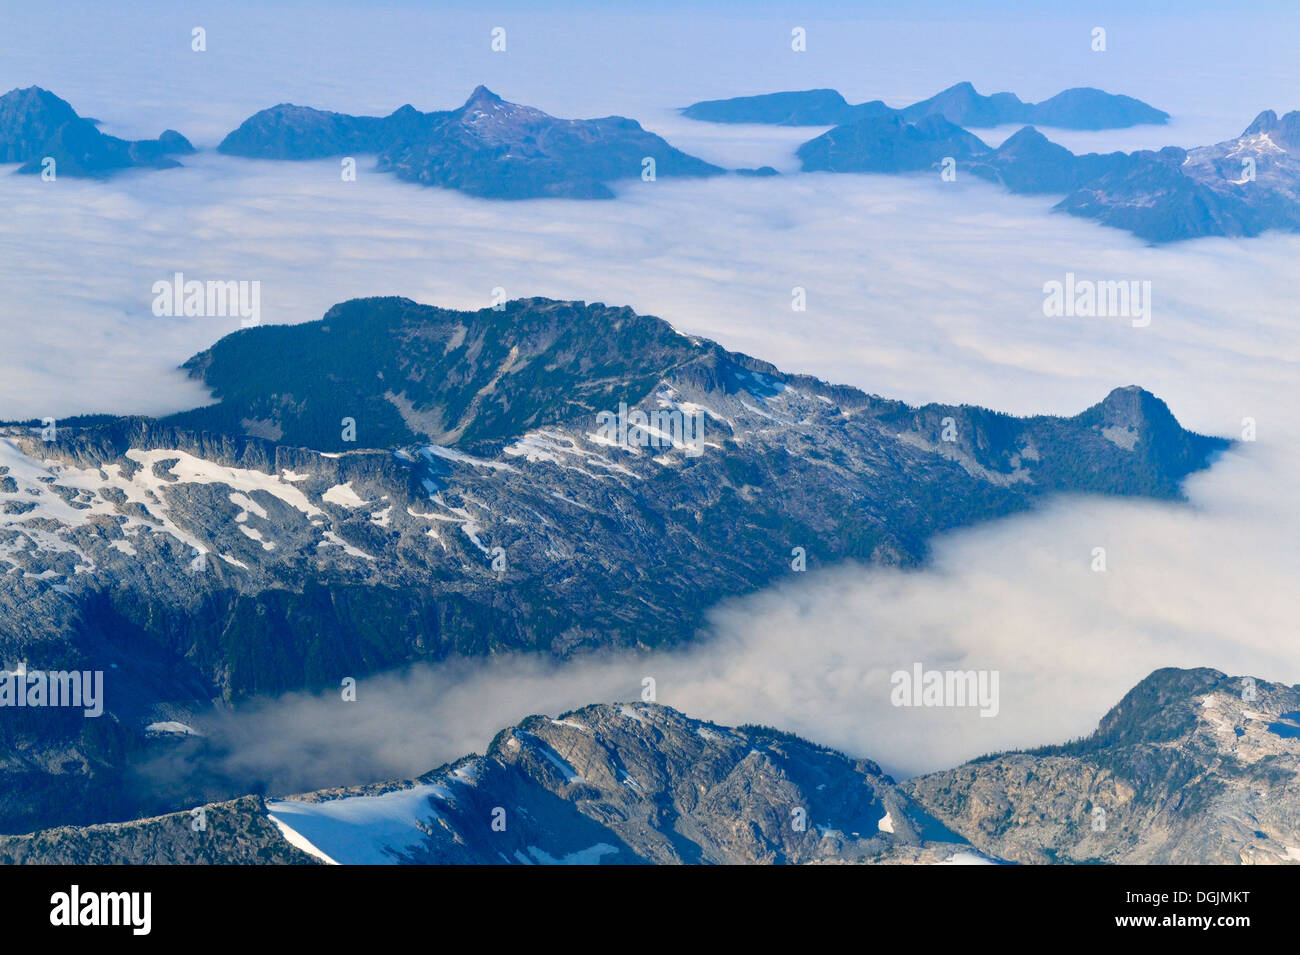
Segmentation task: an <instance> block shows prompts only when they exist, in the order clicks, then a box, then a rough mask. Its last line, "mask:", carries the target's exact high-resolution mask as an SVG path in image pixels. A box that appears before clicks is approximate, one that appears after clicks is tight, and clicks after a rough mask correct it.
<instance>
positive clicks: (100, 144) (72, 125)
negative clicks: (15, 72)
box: [0, 86, 194, 178]
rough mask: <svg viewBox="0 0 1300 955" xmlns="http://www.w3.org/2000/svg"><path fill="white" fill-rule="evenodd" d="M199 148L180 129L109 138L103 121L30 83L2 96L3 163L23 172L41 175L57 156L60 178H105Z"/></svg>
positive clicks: (168, 164) (167, 163) (166, 164)
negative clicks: (154, 134) (139, 137)
mask: <svg viewBox="0 0 1300 955" xmlns="http://www.w3.org/2000/svg"><path fill="white" fill-rule="evenodd" d="M192 152H194V147H193V146H191V145H190V142H189V140H187V139H186V138H185V137H184V136H182V135H181V134H180V133H178V132H176V131H175V130H173V129H169V130H166V131H165V132H164V133H163V134H162V135H161V136H159V137H158V138H157V139H146V140H136V141H130V140H125V139H118V138H117V137H116V136H109V135H107V134H105V133H102V132H100V131H99V129H98V121H97V120H92V119H84V118H82V117H80V116H78V115H77V111H76V110H74V109H73V108H72V107H71V106H70V105H69V104H68V103H67V102H65V101H64V100H61V99H59V97H57V96H55V95H54V94H53V93H50V92H48V91H47V90H43V89H40V88H39V87H36V86H30V87H28V88H27V89H15V90H10V91H9V92H8V93H5V94H4V95H3V96H0V163H15V162H16V163H22V165H21V166H20V167H19V168H18V171H19V172H20V173H27V174H32V173H39V172H42V171H43V170H44V169H45V168H46V164H45V162H44V160H45V159H47V158H51V159H53V160H54V163H55V165H54V172H55V175H56V177H57V176H60V175H63V176H76V177H95V178H102V177H105V176H109V175H112V174H113V173H116V172H120V171H122V170H124V169H130V168H135V167H143V168H148V169H171V168H174V167H176V166H179V165H180V163H179V162H177V161H176V160H175V159H173V158H172V157H173V156H181V155H186V154H187V153H192Z"/></svg>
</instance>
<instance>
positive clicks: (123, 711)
mask: <svg viewBox="0 0 1300 955" xmlns="http://www.w3.org/2000/svg"><path fill="white" fill-rule="evenodd" d="M187 367H188V368H189V369H190V371H191V373H192V374H194V375H195V376H196V377H199V378H201V379H202V380H203V381H204V382H205V383H206V384H207V385H208V386H209V387H211V388H212V389H213V391H214V394H215V395H216V397H217V399H218V400H217V402H216V403H215V404H213V405H209V406H205V407H203V408H200V409H196V410H195V411H193V412H188V413H185V414H182V415H177V416H174V417H172V418H169V419H164V420H161V421H159V420H146V419H137V418H126V419H119V418H102V417H101V418H91V419H84V420H75V419H74V420H70V421H65V422H59V423H58V424H57V426H56V428H55V429H54V430H53V432H51V431H50V430H49V429H47V428H45V427H42V426H37V427H30V426H26V425H18V426H11V427H9V428H7V429H6V430H5V431H4V433H3V434H0V613H2V614H3V618H4V620H5V621H6V626H5V627H4V629H3V632H0V654H2V655H3V659H4V660H5V661H8V662H10V664H11V667H12V666H14V665H17V664H18V663H23V662H25V663H26V664H27V666H28V667H29V668H30V669H33V670H71V669H76V670H101V671H104V673H105V674H106V676H107V679H106V680H105V690H104V695H105V704H104V705H105V710H106V711H105V715H104V717H103V718H100V719H92V720H82V719H81V718H80V717H79V716H78V717H77V718H75V719H73V718H69V719H67V720H61V719H50V720H26V721H24V720H21V719H19V720H17V721H16V722H14V723H13V724H12V725H13V726H14V727H15V728H14V730H13V732H14V734H15V735H13V736H12V737H11V739H12V741H13V743H12V745H14V746H19V745H22V746H26V747H27V748H28V752H27V755H26V756H25V757H24V758H23V759H22V760H19V761H17V762H16V763H15V764H14V765H13V767H12V771H13V773H14V774H15V775H16V776H18V777H22V778H23V779H24V780H25V782H24V783H23V785H22V786H20V787H15V788H12V789H10V790H7V791H6V792H5V793H3V794H0V829H4V828H10V829H11V831H13V827H14V826H18V827H26V828H32V827H34V826H37V825H49V824H55V823H61V822H71V821H88V820H87V819H86V818H84V817H82V816H81V815H79V814H82V813H91V812H93V811H94V808H93V803H94V802H95V801H96V800H98V801H101V802H102V801H103V800H105V799H108V800H110V801H112V800H118V799H120V800H122V803H121V805H118V804H117V803H114V806H113V808H112V811H113V812H118V811H123V809H124V808H125V807H127V806H130V805H132V800H133V799H134V798H135V797H133V796H130V795H127V794H125V790H124V789H123V788H122V787H117V788H116V789H114V788H113V787H106V786H100V787H98V788H97V789H96V790H95V795H93V796H91V795H90V794H89V791H88V790H82V789H80V788H79V787H80V786H82V785H85V786H87V787H89V786H90V785H91V782H92V780H93V779H94V778H95V777H96V776H97V774H101V773H107V774H109V775H110V776H112V775H113V774H115V773H117V772H119V771H120V770H121V768H122V766H123V764H124V761H125V760H126V759H127V757H128V755H129V754H130V753H131V752H132V750H133V747H134V746H136V744H139V746H141V747H144V748H148V747H149V746H151V745H152V743H150V742H149V740H148V739H146V734H145V732H144V730H145V727H146V726H148V725H149V724H152V723H154V722H157V721H160V720H161V721H169V720H177V719H179V720H182V721H186V722H188V716H189V715H191V714H193V713H196V712H202V711H203V710H204V709H205V708H206V707H208V706H210V705H211V701H212V700H214V699H220V700H225V701H235V700H239V699H243V698H246V697H248V696H251V695H257V694H277V693H283V692H286V691H290V690H297V689H304V688H320V687H325V686H337V683H338V680H339V679H340V677H341V676H344V675H352V676H361V675H364V674H367V673H374V672H377V671H380V670H383V669H388V668H393V667H398V666H403V665H406V664H409V663H412V662H416V661H431V660H441V659H445V658H447V657H449V656H457V655H481V654H489V653H494V652H499V651H503V650H521V651H532V652H540V653H543V654H547V655H551V656H555V657H570V656H573V655H575V654H580V653H584V652H588V651H592V650H603V649H612V648H622V649H629V650H638V649H645V648H649V647H655V646H663V645H667V644H675V643H682V642H684V641H688V640H690V639H692V638H693V637H694V636H695V635H696V633H697V631H699V630H700V629H701V628H702V627H703V626H704V625H705V615H706V613H707V611H708V610H709V608H710V607H712V606H713V605H715V604H716V603H717V602H718V601H719V600H721V599H723V598H725V597H730V596H736V595H740V594H745V593H750V592H753V591H756V590H758V589H760V588H762V587H764V586H767V585H769V584H771V583H773V582H775V581H777V580H779V579H782V578H785V577H787V576H788V575H790V574H792V573H795V572H797V571H799V570H803V569H805V568H807V569H814V570H815V569H816V568H818V567H822V566H827V565H830V564H834V563H837V562H841V561H846V560H859V561H865V562H875V563H882V564H888V565H915V564H917V563H919V562H920V561H922V560H923V559H924V558H925V555H926V552H927V547H928V541H929V539H930V538H931V537H932V536H933V535H934V534H936V533H938V532H940V531H943V530H947V529H951V528H954V527H960V526H965V525H969V524H972V523H976V522H979V521H983V520H988V519H990V518H993V517H996V516H1001V515H1005V514H1009V513H1014V512H1017V511H1021V510H1024V509H1025V508H1028V507H1030V506H1032V505H1033V504H1034V503H1035V502H1037V501H1039V500H1041V499H1042V498H1043V496H1044V495H1046V494H1050V493H1052V492H1061V491H1071V492H1091V493H1102V494H1124V495H1142V496H1150V497H1159V498H1177V497H1179V496H1180V493H1181V492H1180V489H1179V488H1180V482H1181V480H1182V479H1183V477H1185V476H1186V475H1187V474H1189V473H1191V472H1193V471H1195V470H1197V469H1200V468H1203V467H1205V466H1206V465H1207V464H1208V463H1209V461H1210V459H1211V457H1212V455H1213V454H1214V453H1215V452H1216V451H1217V450H1218V449H1221V448H1223V447H1225V446H1226V442H1224V441H1222V440H1220V439H1212V438H1206V437H1202V436H1199V435H1195V434H1191V433H1189V432H1187V431H1185V430H1183V429H1182V428H1181V427H1180V426H1179V425H1178V423H1177V421H1176V420H1175V419H1174V417H1173V415H1172V414H1171V413H1170V411H1169V409H1168V408H1167V407H1166V406H1165V405H1164V403H1163V402H1161V401H1160V400H1159V399H1157V398H1155V397H1154V396H1152V395H1150V394H1149V393H1147V392H1144V391H1142V390H1141V389H1139V388H1136V387H1125V388H1120V389H1116V390H1115V391H1114V392H1112V394H1111V395H1109V396H1108V397H1106V398H1105V399H1104V400H1103V401H1101V402H1099V403H1098V404H1096V405H1094V406H1093V407H1092V408H1089V409H1087V410H1086V411H1084V412H1082V413H1080V414H1079V415H1077V416H1075V417H1072V418H1053V417H1035V418H1014V417H1011V416H1008V415H1004V414H998V413H996V412H993V411H988V410H986V409H982V408H976V407H970V406H947V405H927V406H924V407H920V408H914V407H910V406H908V405H905V404H903V403H901V402H897V401H890V400H887V399H884V398H879V397H876V396H873V395H868V394H865V393H863V392H861V391H858V390H857V389H855V388H849V387H845V386H841V385H832V384H828V383H826V382H823V381H820V380H818V379H816V378H811V377H808V376H802V375H794V374H787V373H784V372H781V371H779V370H778V369H777V368H775V367H774V366H772V365H770V364H768V363H766V362H763V361H759V360H757V359H754V358H750V357H748V356H746V355H742V354H739V353H735V352H729V351H726V350H725V349H723V348H721V347H720V346H718V345H717V344H715V343H713V342H710V341H708V340H705V339H700V338H693V337H688V336H684V335H681V334H679V333H677V332H676V331H675V330H673V329H672V328H671V327H670V326H669V325H667V323H665V322H663V321H661V320H660V319H657V318H653V317H650V316H643V315H638V314H636V313H635V312H633V311H632V310H631V309H627V308H614V307H609V306H605V305H603V304H590V305H588V304H584V303H581V302H559V301H551V300H546V299H525V300H518V301H514V302H510V303H507V304H506V305H505V306H504V307H503V308H502V309H501V310H497V309H493V308H488V309H482V310H480V311H477V312H458V311H452V310H448V309H439V308H434V307H431V306H424V305H417V304H416V303H414V302H411V301H409V300H406V299H397V298H388V299H364V300H357V301H353V302H348V303H344V304H342V305H340V306H336V307H335V308H334V309H331V310H330V312H329V313H328V314H327V315H326V316H325V318H323V319H322V320H320V321H318V322H313V323H307V324H303V325H296V326H290V327H265V328H253V329H246V330H242V331H239V332H236V333H234V334H233V335H231V336H229V337H227V338H226V339H223V340H222V341H220V342H218V343H217V345H215V346H214V347H213V348H212V349H210V350H209V351H207V352H204V353H203V354H201V355H198V356H196V357H195V358H194V359H193V360H191V361H190V362H189V363H188V364H187ZM13 712H15V711H10V712H8V713H5V714H0V718H9V717H11V716H12V715H13ZM32 793H41V794H42V796H41V798H38V799H33V798H32ZM56 794H58V795H56ZM100 808H101V809H105V808H106V807H104V806H102V805H101V806H100ZM64 813H68V814H71V816H72V817H75V818H70V817H68V816H65V815H63V814H64ZM104 818H105V817H103V816H101V817H100V818H99V819H94V820H93V821H103V819H104Z"/></svg>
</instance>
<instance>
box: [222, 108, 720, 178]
mask: <svg viewBox="0 0 1300 955" xmlns="http://www.w3.org/2000/svg"><path fill="white" fill-rule="evenodd" d="M218 149H219V150H220V151H221V152H224V153H228V154H230V155H235V156H247V157H251V158H262V159H314V158H320V157H325V156H344V155H348V154H351V153H373V154H376V155H377V156H378V169H380V170H382V171H386V172H392V173H393V174H395V175H396V176H397V177H398V178H399V179H403V180H406V181H408V182H417V183H420V184H421V185H426V186H441V187H443V188H446V189H456V190H458V191H460V192H464V193H467V194H468V195H472V196H480V197H483V198H490V199H535V198H544V197H559V198H569V199H609V198H613V196H614V193H613V190H612V189H611V188H610V186H609V183H611V182H616V181H618V180H626V179H643V178H649V179H653V180H655V181H657V180H658V179H659V178H660V177H664V178H668V179H672V178H693V177H700V176H713V175H719V174H721V173H722V172H723V170H722V169H720V168H718V167H717V166H714V165H711V164H710V163H706V162H704V161H703V160H701V159H696V158H695V157H694V156H688V155H686V154H685V153H683V152H681V151H680V150H677V149H674V148H673V147H672V146H670V145H669V144H668V143H667V142H665V141H664V140H663V139H662V138H661V137H659V136H656V135H655V134H654V133H650V132H647V131H646V130H644V129H642V128H641V125H640V124H639V123H637V122H636V121H635V120H631V119H625V118H623V117H621V116H609V117H605V118H603V119H557V118H555V117H554V116H550V115H548V114H546V113H544V112H542V111H541V110H539V109H534V108H533V107H531V106H521V105H519V104H517V103H510V102H507V101H505V100H503V99H502V98H501V97H499V96H497V95H496V94H495V93H493V92H492V91H491V90H489V89H487V88H486V87H483V86H479V87H478V88H476V89H475V90H474V92H473V93H472V94H471V95H470V97H469V99H468V100H466V101H465V104H464V105H463V106H461V107H460V108H459V109H455V110H449V111H444V112H434V113H422V112H420V111H419V110H416V109H415V108H413V107H411V106H403V107H402V108H401V109H399V110H397V111H396V112H395V113H393V114H392V115H390V116H387V117H382V118H381V117H373V116H348V115H345V114H341V113H330V112H324V111H321V110H315V109H309V108H306V107H301V106H292V105H289V104H282V105H280V106H275V107H272V108H271V109H266V110H263V111H262V112H260V113H257V114H256V115H254V116H252V117H250V118H249V119H247V120H245V121H244V122H243V124H242V125H240V127H239V128H238V129H236V130H235V131H234V132H232V133H230V135H228V136H227V137H226V138H225V139H224V140H223V141H222V143H221V145H220V146H219V147H218Z"/></svg>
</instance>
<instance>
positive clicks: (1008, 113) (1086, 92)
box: [682, 83, 1169, 129]
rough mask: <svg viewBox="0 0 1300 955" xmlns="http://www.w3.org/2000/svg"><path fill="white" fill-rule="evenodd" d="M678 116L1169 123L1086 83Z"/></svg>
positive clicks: (790, 99)
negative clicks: (1026, 96) (1031, 99)
mask: <svg viewBox="0 0 1300 955" xmlns="http://www.w3.org/2000/svg"><path fill="white" fill-rule="evenodd" d="M682 114H683V115H685V116H687V117H688V118H690V119H698V120H703V121H705V122H711V123H768V124H774V125H779V126H843V125H846V124H848V123H856V122H860V121H862V120H864V119H880V118H884V117H886V116H897V117H899V118H901V119H904V120H907V121H908V122H916V121H918V120H922V119H925V118H926V117H928V116H938V117H940V118H942V119H945V120H947V121H948V122H950V123H955V124H957V125H958V126H1000V125H1002V124H1005V123H1038V124H1039V125H1041V126H1059V127H1063V128H1066V129H1118V128H1122V127H1126V126H1137V125H1139V124H1142V123H1167V122H1168V121H1169V114H1168V113H1166V112H1163V111H1162V110H1158V109H1155V108H1153V107H1151V106H1148V105H1147V104H1146V103H1143V102H1142V101H1141V100H1136V99H1133V97H1131V96H1119V95H1116V94H1113V93H1107V92H1104V91H1102V90H1098V89H1092V88H1091V87H1081V88H1077V89H1069V90H1065V91H1064V92H1061V93H1057V94H1056V95H1055V96H1053V97H1052V98H1051V99H1047V100H1044V101H1043V102H1041V103H1026V102H1023V101H1022V100H1021V99H1020V97H1018V96H1016V95H1015V94H1014V93H994V94H993V95H992V96H982V95H981V94H979V93H978V92H976V90H975V87H974V86H972V85H971V84H970V83H958V84H956V85H955V86H950V87H949V88H948V89H946V90H944V91H943V92H941V93H937V94H935V95H934V96H932V97H930V98H929V99H926V100H921V101H920V102H918V103H913V104H912V105H911V106H907V107H904V108H903V109H892V108H890V107H888V106H886V105H885V104H884V103H883V102H881V101H880V100H873V101H872V102H870V103H859V104H858V105H856V106H850V105H849V103H848V102H847V101H846V100H845V99H844V97H843V96H841V95H840V94H839V93H838V92H837V91H835V90H828V89H817V90H802V91H800V92H789V93H767V94H763V95H760V96H737V97H734V98H732V99H722V100H706V101H704V102H700V103H695V104H693V105H691V106H688V107H686V109H684V110H682Z"/></svg>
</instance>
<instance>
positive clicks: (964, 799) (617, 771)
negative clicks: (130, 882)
mask: <svg viewBox="0 0 1300 955" xmlns="http://www.w3.org/2000/svg"><path fill="white" fill-rule="evenodd" d="M1298 759H1300V691H1297V689H1296V688H1294V687H1287V686H1283V685H1281V684H1273V683H1268V682H1266V681H1264V680H1260V679H1255V678H1243V677H1228V676H1227V675H1225V674H1223V673H1220V672H1218V671H1215V670H1209V669H1200V670H1176V669H1167V670H1158V671H1156V672H1155V673H1153V674H1151V675H1150V676H1149V677H1147V678H1146V679H1145V680H1143V681H1142V682H1141V683H1139V684H1138V685H1137V686H1136V687H1134V688H1133V690H1131V691H1130V692H1129V693H1128V694H1127V695H1126V696H1125V697H1124V699H1123V700H1121V701H1120V702H1119V704H1117V705H1116V706H1115V707H1114V708H1113V709H1112V710H1111V711H1110V712H1109V713H1107V714H1106V716H1105V717H1104V718H1103V719H1102V721H1101V725H1100V726H1099V728H1098V730H1097V732H1096V733H1094V734H1093V735H1091V736H1089V737H1087V738H1085V739H1080V740H1075V741H1073V742H1070V743H1066V744H1063V745H1054V746H1047V747H1043V748H1041V749H1038V750H1033V751H1028V752H1017V753H1004V754H1000V755H997V756H990V757H985V758H982V759H977V760H974V761H972V762H970V763H967V764H965V765H963V766H959V767H957V768H956V769H952V770H947V771H944V772H939V773H933V774H930V775H927V776H922V777H919V778H916V779H912V780H907V781H905V782H903V783H901V784H899V783H896V782H895V781H894V780H893V779H891V778H890V777H889V776H887V775H885V774H884V773H882V772H881V770H880V768H879V767H878V766H877V765H876V764H874V763H872V762H871V761H870V760H867V759H853V758H850V757H848V756H845V755H844V754H842V753H839V752H836V751H835V750H831V749H827V748H825V747H822V746H818V745H817V744H816V743H813V742H809V741H807V740H804V739H800V738H799V737H796V736H793V735H791V734H789V733H784V732H781V731H779V730H776V729H772V728H770V727H764V726H740V727H727V726H720V725H718V724H716V723H710V722H706V721H701V720H696V719H691V718H689V717H687V716H685V715H683V714H681V713H679V712H677V711H676V710H673V709H671V708H669V707H665V706H661V705H658V704H654V703H644V702H637V703H624V704H617V703H616V704H593V705H591V706H586V707H583V708H582V709H579V710H575V711H573V712H569V713H564V714H561V715H559V716H557V717H554V718H552V717H546V716H532V717H529V718H527V719H525V720H523V721H522V722H520V723H519V724H517V725H515V726H512V727H509V728H507V729H504V730H502V731H501V732H500V733H498V734H497V736H496V737H495V738H494V739H493V740H492V742H491V743H490V744H489V745H488V747H487V748H486V750H485V751H484V752H483V754H481V755H469V756H465V757H463V758H461V759H458V760H456V761H454V762H452V763H449V764H447V765H445V766H443V767H441V768H439V769H436V770H434V771H432V772H430V773H428V774H426V775H425V776H421V777H420V778H418V779H414V780H408V781H401V782H397V781H395V782H388V783H381V784H374V785H368V786H361V787H354V788H346V789H330V790H321V791H317V792H310V793H305V794H300V795H295V796H291V797H284V796H280V797H275V798H262V797H257V796H243V797H239V798H236V799H233V800H228V801H225V802H220V803H214V804H209V805H204V806H200V807H197V808H192V809H186V810H184V811H181V812H177V813H172V814H169V815H163V816H158V817H152V818H145V819H138V820H133V821H130V822H124V823H117V824H105V825H95V826H87V827H81V828H78V827H71V826H65V827H61V828H57V829H50V830H45V831H41V832H36V833H33V834H30V835H19V836H0V861H3V862H11V863H12V862H27V863H45V864H49V863H61V864H67V863H74V864H75V863H89V862H93V863H101V864H103V863H136V864H138V863H155V864H158V863H168V864H174V863H194V862H216V863H227V864H321V863H325V864H343V865H371V864H408V865H409V864H416V865H426V864H489V865H506V864H508V865H515V864H522V865H553V864H567V865H574V864H599V865H637V864H644V863H653V864H665V863H666V864H681V863H687V864H692V863H695V864H699V863H702V864H819V863H820V864H832V863H833V864H844V863H851V864H882V863H883V864H890V863H893V864H942V863H947V864H994V863H1005V862H1012V863H1023V864H1049V863H1066V864H1085V863H1086V864H1097V863H1103V864H1105V863H1117V864H1133V863H1179V864H1286V863H1295V862H1300V848H1298V847H1297V843H1300V820H1297V818H1296V815H1295V813H1294V811H1292V809H1291V808H1289V807H1292V806H1294V805H1295V800H1296V796H1297V793H1296V779H1297V770H1298V769H1300V766H1297V760H1298ZM200 820H201V825H200V824H199V821H200Z"/></svg>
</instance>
